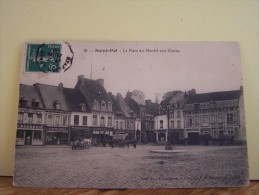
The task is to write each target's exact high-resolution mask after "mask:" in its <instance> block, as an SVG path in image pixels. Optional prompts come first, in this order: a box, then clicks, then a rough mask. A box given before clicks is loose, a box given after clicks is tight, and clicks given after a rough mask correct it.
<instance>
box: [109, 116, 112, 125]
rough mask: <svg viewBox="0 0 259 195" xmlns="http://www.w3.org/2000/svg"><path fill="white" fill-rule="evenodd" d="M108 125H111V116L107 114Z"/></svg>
mask: <svg viewBox="0 0 259 195" xmlns="http://www.w3.org/2000/svg"><path fill="white" fill-rule="evenodd" d="M108 126H112V117H111V116H108Z"/></svg>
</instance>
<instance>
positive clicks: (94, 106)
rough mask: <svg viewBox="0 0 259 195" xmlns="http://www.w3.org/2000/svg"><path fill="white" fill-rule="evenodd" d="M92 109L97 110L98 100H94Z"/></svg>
mask: <svg viewBox="0 0 259 195" xmlns="http://www.w3.org/2000/svg"><path fill="white" fill-rule="evenodd" d="M93 110H98V102H97V101H96V100H94V103H93Z"/></svg>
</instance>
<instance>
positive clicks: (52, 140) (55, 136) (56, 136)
mask: <svg viewBox="0 0 259 195" xmlns="http://www.w3.org/2000/svg"><path fill="white" fill-rule="evenodd" d="M45 143H46V144H54V145H56V144H57V145H59V144H68V133H66V132H47V133H46V141H45Z"/></svg>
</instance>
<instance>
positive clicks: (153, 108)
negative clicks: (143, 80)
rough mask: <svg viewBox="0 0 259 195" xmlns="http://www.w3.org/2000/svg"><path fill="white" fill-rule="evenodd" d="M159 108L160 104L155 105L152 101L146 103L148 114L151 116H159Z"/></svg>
mask: <svg viewBox="0 0 259 195" xmlns="http://www.w3.org/2000/svg"><path fill="white" fill-rule="evenodd" d="M158 108H159V104H158V103H154V102H151V101H146V113H147V114H150V115H153V116H155V115H157V114H158Z"/></svg>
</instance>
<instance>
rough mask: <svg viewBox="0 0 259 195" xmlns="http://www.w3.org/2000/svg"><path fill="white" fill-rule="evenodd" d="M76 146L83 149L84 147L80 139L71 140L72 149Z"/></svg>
mask: <svg viewBox="0 0 259 195" xmlns="http://www.w3.org/2000/svg"><path fill="white" fill-rule="evenodd" d="M76 148H80V149H82V150H84V149H85V144H84V142H83V141H80V140H76V141H73V143H72V150H76Z"/></svg>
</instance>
